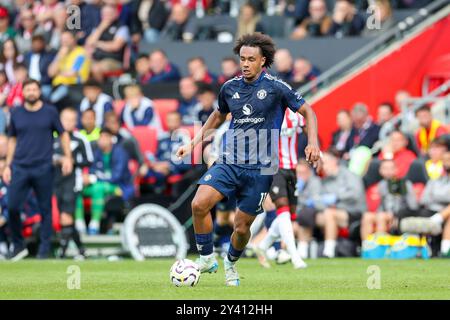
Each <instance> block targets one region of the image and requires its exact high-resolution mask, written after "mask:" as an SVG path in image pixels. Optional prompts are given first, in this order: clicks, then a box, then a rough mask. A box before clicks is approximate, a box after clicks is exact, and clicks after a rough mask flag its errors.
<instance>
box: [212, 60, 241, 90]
mask: <svg viewBox="0 0 450 320" xmlns="http://www.w3.org/2000/svg"><path fill="white" fill-rule="evenodd" d="M221 67H222V73H221V74H220V76H219V78H218V79H217V83H218V84H220V85H222V84H224V83H225V82H227V81H228V80H230V79H232V78H234V77H238V76H240V75H241V70H240V68H239V63H238V62H237V61H236V59H235V58H234V57H225V58H223V59H222V64H221Z"/></svg>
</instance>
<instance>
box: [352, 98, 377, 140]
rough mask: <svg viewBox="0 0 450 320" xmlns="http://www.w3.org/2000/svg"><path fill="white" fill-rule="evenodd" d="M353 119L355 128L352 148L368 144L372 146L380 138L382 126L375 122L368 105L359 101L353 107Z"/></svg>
mask: <svg viewBox="0 0 450 320" xmlns="http://www.w3.org/2000/svg"><path fill="white" fill-rule="evenodd" d="M351 115H352V121H353V126H354V128H355V136H354V138H353V143H352V148H356V147H358V146H366V147H368V148H372V146H373V145H374V143H375V142H376V141H377V140H378V135H379V132H380V127H379V126H378V125H377V124H376V123H374V122H373V120H372V118H371V117H370V115H369V111H368V110H367V106H366V105H365V104H363V103H357V104H355V106H354V107H353V109H352V113H351Z"/></svg>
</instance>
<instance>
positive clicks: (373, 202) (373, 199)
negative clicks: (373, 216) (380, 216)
mask: <svg viewBox="0 0 450 320" xmlns="http://www.w3.org/2000/svg"><path fill="white" fill-rule="evenodd" d="M366 201H367V209H368V210H369V211H371V212H374V211H376V210H377V208H378V206H379V205H380V202H381V196H380V193H379V192H378V183H377V184H374V185H372V186H370V187H369V188H368V189H367V191H366Z"/></svg>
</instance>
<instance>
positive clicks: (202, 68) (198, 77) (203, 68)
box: [188, 57, 217, 84]
mask: <svg viewBox="0 0 450 320" xmlns="http://www.w3.org/2000/svg"><path fill="white" fill-rule="evenodd" d="M188 70H189V75H190V76H191V77H192V78H193V79H194V81H197V82H203V83H206V84H212V83H215V82H217V77H216V76H215V75H214V74H212V73H211V72H209V70H208V66H207V65H206V63H205V60H204V59H203V58H202V57H194V58H191V59H189V61H188Z"/></svg>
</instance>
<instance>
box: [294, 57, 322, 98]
mask: <svg viewBox="0 0 450 320" xmlns="http://www.w3.org/2000/svg"><path fill="white" fill-rule="evenodd" d="M319 75H320V70H319V68H317V67H316V66H314V65H313V64H312V63H311V62H310V61H309V60H308V59H306V58H297V59H295V61H294V68H293V70H292V79H291V81H292V82H294V83H295V84H296V85H297V86H301V85H304V84H306V83H308V82H310V81H314V80H315V79H317V77H318V76H319ZM313 90H314V91H315V90H317V88H316V87H314V89H313Z"/></svg>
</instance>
